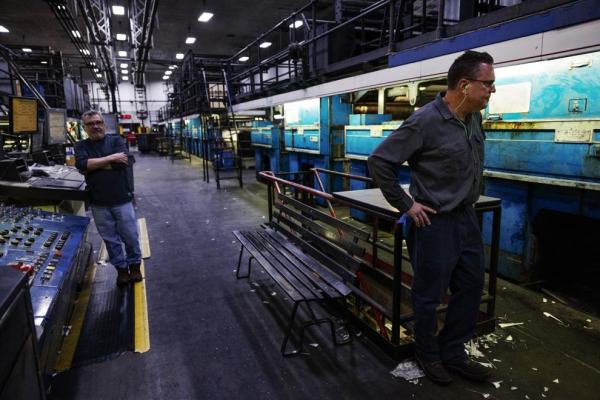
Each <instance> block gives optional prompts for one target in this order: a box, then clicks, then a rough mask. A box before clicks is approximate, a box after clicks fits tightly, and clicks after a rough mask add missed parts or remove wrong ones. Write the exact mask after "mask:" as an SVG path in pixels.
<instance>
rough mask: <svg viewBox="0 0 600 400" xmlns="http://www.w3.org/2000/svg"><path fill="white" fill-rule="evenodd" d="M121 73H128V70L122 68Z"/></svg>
mask: <svg viewBox="0 0 600 400" xmlns="http://www.w3.org/2000/svg"><path fill="white" fill-rule="evenodd" d="M121 73H122V74H123V75H127V74H128V73H129V71H127V70H126V69H122V70H121Z"/></svg>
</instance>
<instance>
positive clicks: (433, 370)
mask: <svg viewBox="0 0 600 400" xmlns="http://www.w3.org/2000/svg"><path fill="white" fill-rule="evenodd" d="M415 358H416V359H417V363H418V364H419V366H420V367H421V369H422V370H423V372H424V373H425V376H426V377H427V378H429V380H430V381H432V382H433V383H436V384H438V385H442V386H448V385H449V384H450V382H452V378H451V377H450V374H448V371H446V369H445V368H444V366H443V365H442V362H441V361H425V360H421V358H420V357H419V356H418V355H417V354H415Z"/></svg>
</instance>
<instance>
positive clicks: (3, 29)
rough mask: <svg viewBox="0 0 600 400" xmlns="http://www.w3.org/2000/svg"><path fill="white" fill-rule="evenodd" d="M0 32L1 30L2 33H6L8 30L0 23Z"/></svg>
mask: <svg viewBox="0 0 600 400" xmlns="http://www.w3.org/2000/svg"><path fill="white" fill-rule="evenodd" d="M0 32H2V33H8V32H9V31H8V29H6V28H5V27H3V26H2V25H0Z"/></svg>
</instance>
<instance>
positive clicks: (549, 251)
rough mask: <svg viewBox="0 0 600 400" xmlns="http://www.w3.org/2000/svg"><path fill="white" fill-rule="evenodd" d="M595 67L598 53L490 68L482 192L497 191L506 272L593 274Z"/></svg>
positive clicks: (549, 280) (599, 188)
mask: <svg viewBox="0 0 600 400" xmlns="http://www.w3.org/2000/svg"><path fill="white" fill-rule="evenodd" d="M599 68H600V53H599V52H595V53H589V54H582V55H577V56H570V57H564V58H559V59H553V60H546V61H540V62H534V63H530V64H523V65H515V66H510V67H503V68H496V93H495V94H493V95H492V97H491V100H490V103H489V106H488V108H487V109H486V110H485V123H484V127H485V130H486V135H487V140H486V157H485V175H486V177H487V179H486V192H485V193H486V195H489V196H493V197H498V198H501V199H502V208H503V211H502V234H501V238H500V249H501V257H500V267H499V273H500V274H502V275H503V276H506V277H509V278H512V279H515V280H517V281H520V282H530V283H535V282H542V281H543V282H545V286H546V287H555V286H557V285H559V284H563V285H564V284H565V282H566V281H569V280H572V279H579V280H582V279H583V280H584V281H585V280H586V279H590V278H592V277H596V278H597V277H598V274H599V272H600V264H598V256H599V255H600V252H599V251H598V250H597V248H598V246H597V245H596V243H597V242H598V240H599V239H600V237H599V235H600V234H599V233H598V232H600V102H598V101H597V97H598V96H597V93H598V91H599V90H600V70H599ZM485 234H486V236H487V237H488V238H489V231H486V232H485ZM586 277H587V278H586Z"/></svg>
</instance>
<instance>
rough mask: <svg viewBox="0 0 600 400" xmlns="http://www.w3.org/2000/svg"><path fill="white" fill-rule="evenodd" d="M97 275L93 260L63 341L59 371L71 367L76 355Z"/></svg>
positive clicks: (58, 362) (57, 363) (58, 363)
mask: <svg viewBox="0 0 600 400" xmlns="http://www.w3.org/2000/svg"><path fill="white" fill-rule="evenodd" d="M95 276H96V263H94V262H92V263H91V264H90V265H89V266H88V268H87V271H86V272H85V277H84V279H83V289H82V290H81V293H79V297H77V303H76V304H75V310H73V315H72V316H71V321H70V322H69V324H70V325H71V330H70V332H69V335H67V336H66V337H65V339H64V341H63V344H62V347H61V349H60V354H59V356H58V359H57V360H56V366H55V369H56V370H57V371H66V370H68V369H70V368H71V363H72V362H73V356H74V355H75V349H76V348H77V342H78V341H79V335H80V334H81V328H82V327H83V320H84V319H85V312H86V310H87V307H88V303H89V301H90V296H91V294H92V283H94V278H95Z"/></svg>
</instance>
